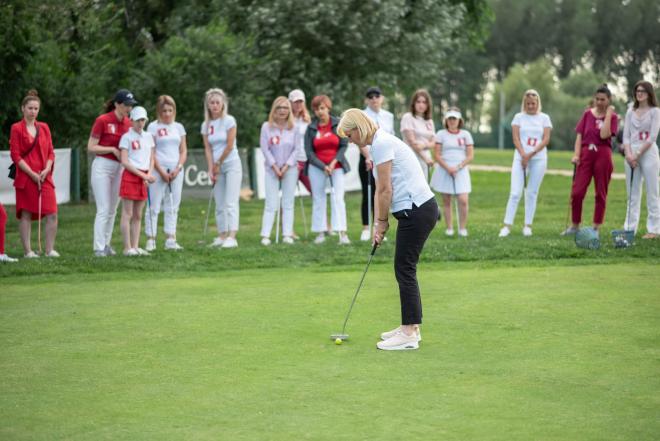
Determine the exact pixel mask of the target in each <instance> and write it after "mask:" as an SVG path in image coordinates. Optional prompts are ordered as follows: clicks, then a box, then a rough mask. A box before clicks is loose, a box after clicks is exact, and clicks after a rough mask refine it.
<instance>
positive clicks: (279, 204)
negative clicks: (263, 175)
mask: <svg viewBox="0 0 660 441" xmlns="http://www.w3.org/2000/svg"><path fill="white" fill-rule="evenodd" d="M281 190H282V181H280V180H278V181H277V215H276V218H277V222H275V243H280V211H281V209H282V193H281Z"/></svg>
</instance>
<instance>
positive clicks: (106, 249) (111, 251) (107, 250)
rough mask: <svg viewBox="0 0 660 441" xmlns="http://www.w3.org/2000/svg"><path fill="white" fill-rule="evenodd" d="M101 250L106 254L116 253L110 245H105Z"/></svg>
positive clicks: (114, 254) (113, 254)
mask: <svg viewBox="0 0 660 441" xmlns="http://www.w3.org/2000/svg"><path fill="white" fill-rule="evenodd" d="M103 252H104V253H105V255H106V256H116V255H117V252H116V251H115V250H114V249H113V248H112V247H111V246H110V245H106V246H105V248H104V249H103Z"/></svg>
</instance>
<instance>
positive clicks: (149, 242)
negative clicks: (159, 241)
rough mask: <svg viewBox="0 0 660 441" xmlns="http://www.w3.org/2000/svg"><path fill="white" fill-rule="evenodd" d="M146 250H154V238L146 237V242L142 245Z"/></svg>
mask: <svg viewBox="0 0 660 441" xmlns="http://www.w3.org/2000/svg"><path fill="white" fill-rule="evenodd" d="M144 248H145V249H146V250H147V251H155V250H156V239H147V244H146V245H145V246H144Z"/></svg>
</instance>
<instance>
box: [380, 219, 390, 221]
mask: <svg viewBox="0 0 660 441" xmlns="http://www.w3.org/2000/svg"><path fill="white" fill-rule="evenodd" d="M378 222H389V219H378Z"/></svg>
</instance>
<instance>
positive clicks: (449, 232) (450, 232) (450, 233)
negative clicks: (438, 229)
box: [445, 228, 454, 236]
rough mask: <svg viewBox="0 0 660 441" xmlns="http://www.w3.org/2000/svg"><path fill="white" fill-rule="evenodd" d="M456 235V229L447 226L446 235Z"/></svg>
mask: <svg viewBox="0 0 660 441" xmlns="http://www.w3.org/2000/svg"><path fill="white" fill-rule="evenodd" d="M453 235H454V230H453V229H451V228H447V229H446V230H445V236H453Z"/></svg>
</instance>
